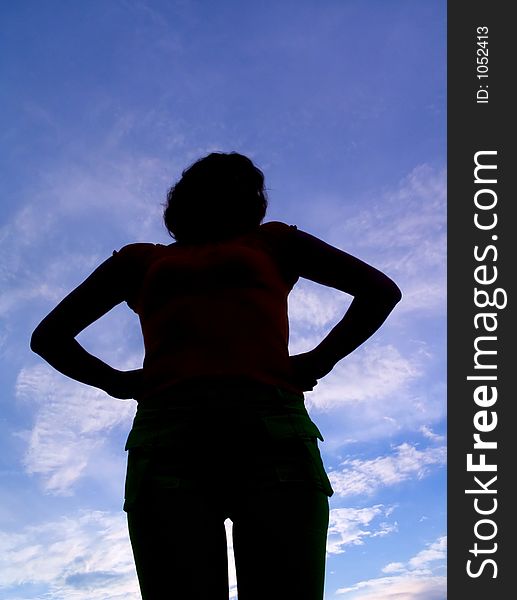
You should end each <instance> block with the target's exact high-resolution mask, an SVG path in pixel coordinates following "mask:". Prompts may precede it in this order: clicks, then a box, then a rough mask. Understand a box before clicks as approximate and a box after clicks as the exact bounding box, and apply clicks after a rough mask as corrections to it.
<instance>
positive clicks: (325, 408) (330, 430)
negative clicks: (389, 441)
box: [302, 338, 446, 449]
mask: <svg viewBox="0 0 517 600" xmlns="http://www.w3.org/2000/svg"><path fill="white" fill-rule="evenodd" d="M308 341H309V340H308V339H305V338H303V339H302V342H303V343H307V344H308ZM307 349H309V346H308V345H307V346H306V347H305V348H303V349H302V350H307ZM435 368H436V358H435V356H434V355H431V354H430V353H429V351H428V349H427V346H426V345H425V344H422V343H415V342H409V347H408V348H407V349H404V350H401V349H399V348H398V347H396V346H395V345H393V344H379V343H377V342H369V343H368V344H365V346H363V347H361V348H359V349H357V350H356V351H355V352H354V353H353V354H351V355H350V356H348V357H346V358H344V359H343V360H342V361H340V362H339V363H338V364H337V365H336V366H335V368H334V369H333V371H332V372H331V373H330V374H329V375H327V376H326V377H325V378H324V379H323V380H321V381H320V382H319V383H318V385H317V386H316V387H315V388H314V391H312V392H309V393H307V394H306V405H307V407H308V409H309V411H310V412H311V414H313V416H314V417H315V419H316V420H317V421H318V423H320V424H321V426H322V430H324V431H323V435H324V437H325V442H326V447H327V448H329V449H330V448H333V449H337V448H339V447H340V446H342V445H343V444H345V443H350V442H357V441H365V440H369V441H371V440H373V439H381V438H385V437H389V436H393V435H400V434H401V433H402V432H403V431H415V430H418V429H419V428H420V427H421V426H423V425H427V426H429V424H433V423H437V422H439V421H440V420H442V419H443V418H444V417H445V411H446V403H445V385H444V383H443V382H442V381H440V380H439V379H437V378H436V377H435V380H434V381H432V382H431V383H429V375H428V374H429V371H430V370H431V369H435Z"/></svg>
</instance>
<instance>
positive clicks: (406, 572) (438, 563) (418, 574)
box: [336, 536, 447, 600]
mask: <svg viewBox="0 0 517 600" xmlns="http://www.w3.org/2000/svg"><path fill="white" fill-rule="evenodd" d="M446 552H447V537H446V536H442V537H440V538H438V539H437V540H435V541H434V542H431V543H430V544H428V545H427V547H426V548H425V549H424V550H422V551H420V552H419V553H418V554H416V555H415V556H414V557H413V558H411V559H410V560H409V561H407V562H406V563H403V562H393V563H389V564H387V565H386V566H385V567H384V568H383V569H382V572H383V573H387V574H388V575H389V574H391V573H398V575H390V576H388V577H379V578H377V579H370V580H368V581H361V582H359V583H357V584H355V585H353V586H350V587H347V588H340V589H338V590H337V591H336V594H339V595H346V597H347V598H350V600H377V599H378V598H383V599H384V598H386V599H388V600H443V599H444V598H445V597H446V595H447V594H446V578H445V576H444V575H442V574H440V571H442V570H443V569H444V568H445V560H446Z"/></svg>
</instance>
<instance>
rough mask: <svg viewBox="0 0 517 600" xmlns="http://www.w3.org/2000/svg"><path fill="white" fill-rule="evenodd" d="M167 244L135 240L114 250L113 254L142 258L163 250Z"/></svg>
mask: <svg viewBox="0 0 517 600" xmlns="http://www.w3.org/2000/svg"><path fill="white" fill-rule="evenodd" d="M164 248H167V246H165V245H163V244H152V243H150V242H135V243H132V244H126V245H125V246H122V247H121V248H120V249H119V250H113V256H115V257H118V258H122V259H142V258H146V257H149V256H151V255H153V254H156V253H158V252H160V251H162V250H163V249H164Z"/></svg>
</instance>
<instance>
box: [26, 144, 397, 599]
mask: <svg viewBox="0 0 517 600" xmlns="http://www.w3.org/2000/svg"><path fill="white" fill-rule="evenodd" d="M266 206H267V201H266V195H265V192H264V176H263V174H262V172H261V171H260V170H259V169H258V168H256V167H255V166H254V165H253V163H252V162H251V161H250V160H249V159H248V158H246V157H245V156H242V155H240V154H237V153H233V152H232V153H230V154H223V153H213V154H210V155H208V156H206V157H205V158H203V159H201V160H199V161H197V162H196V163H194V164H193V165H192V166H191V167H189V168H188V169H186V170H185V171H184V172H183V174H182V177H181V179H180V180H179V181H178V182H177V183H176V185H174V186H173V187H172V188H171V189H170V191H169V193H168V197H167V205H166V209H165V214H164V220H165V224H166V226H167V229H168V230H169V232H170V234H171V235H172V237H173V238H174V239H175V243H172V244H170V245H168V246H165V245H161V244H129V245H128V246H125V247H123V248H122V249H121V250H120V251H118V252H114V253H113V256H112V257H110V258H108V259H107V260H106V261H105V262H104V263H102V264H101V265H100V266H99V267H98V268H97V269H96V270H95V271H94V272H93V273H92V274H91V275H90V276H89V277H88V278H87V279H86V280H85V281H84V282H83V283H82V284H81V285H80V286H79V287H77V288H76V289H75V290H74V291H72V292H71V294H70V295H69V296H67V297H66V298H65V299H64V300H63V301H62V302H61V303H60V304H59V305H58V306H57V307H56V308H55V309H54V310H53V311H52V312H51V313H50V314H49V315H48V316H47V317H46V318H45V319H44V320H43V321H42V322H41V324H40V325H39V326H38V327H37V328H36V330H35V331H34V333H33V336H32V341H31V347H32V349H33V350H34V351H35V352H37V353H38V354H40V355H41V356H42V357H43V358H45V359H46V360H47V361H48V362H49V363H50V364H51V365H52V366H53V367H55V368H56V369H58V370H59V371H61V372H62V373H64V374H65V375H68V376H69V377H72V378H73V379H76V380H77V381H81V382H83V383H86V384H88V385H92V386H95V387H97V388H100V389H102V390H104V391H105V392H107V393H108V394H110V395H111V396H113V397H115V398H134V399H135V400H137V401H138V409H137V412H136V416H135V420H134V423H133V428H132V430H131V432H130V434H129V438H128V440H127V444H126V449H127V450H129V453H128V469H127V477H126V494H125V504H124V510H125V511H126V512H127V516H128V523H129V532H130V537H131V543H132V547H133V553H134V557H135V563H136V568H137V573H138V578H139V582H140V588H141V591H142V597H143V598H144V600H168V599H172V598H178V599H182V600H183V599H184V600H188V599H192V598H202V599H203V600H211V599H214V600H219V599H223V598H228V576H227V551H226V536H225V528H224V521H225V519H226V518H230V519H231V520H232V522H233V547H234V556H235V563H236V569H237V586H238V594H239V600H258V599H260V600H268V599H282V600H290V599H293V600H294V599H297V600H303V599H306V600H321V599H322V598H323V587H324V572H325V547H326V537H327V528H328V516H329V508H328V497H329V496H331V495H332V493H333V492H332V488H331V486H330V483H329V480H328V478H327V475H326V473H325V471H324V468H323V464H322V461H321V457H320V453H319V449H318V442H317V438H319V439H320V440H323V438H322V437H321V433H320V432H319V430H318V428H317V426H316V425H315V424H314V423H313V422H312V421H311V419H310V418H309V416H308V414H307V411H306V409H305V407H304V396H303V392H304V391H308V390H312V389H313V387H314V386H315V385H316V383H317V382H318V380H319V379H321V378H322V377H324V376H325V375H326V374H327V373H329V372H330V371H331V369H332V368H333V367H334V365H335V364H336V363H337V362H338V361H339V360H340V359H342V358H343V357H345V356H347V355H348V354H350V352H352V351H353V350H355V348H357V347H358V346H359V345H360V344H361V343H362V342H364V341H365V340H366V339H367V338H368V337H370V336H371V335H372V334H373V333H374V332H375V331H376V330H377V329H378V328H379V327H380V326H381V324H382V323H383V321H384V320H385V319H386V317H387V316H388V314H389V313H390V312H391V310H392V309H393V307H394V306H395V304H396V303H397V302H398V301H399V299H400V296H401V295H400V291H399V289H398V287H397V286H396V285H395V283H393V281H392V280H391V279H389V278H388V277H387V276H386V275H384V274H383V273H381V272H380V271H378V270H377V269H375V268H373V267H371V266H369V265H367V264H366V263H364V262H362V261H361V260H359V259H357V258H354V257H353V256H350V255H349V254H347V253H345V252H342V251H341V250H338V249H337V248H334V247H333V246H329V245H328V244H326V243H325V242H323V241H321V240H319V239H317V238H315V237H313V236H312V235H309V234H308V233H304V232H303V231H300V230H298V229H297V228H296V227H295V226H293V225H285V224H284V223H280V222H269V223H263V224H261V223H262V220H263V218H264V216H265V212H266ZM299 277H305V278H307V279H310V280H312V281H315V282H317V283H320V284H323V285H326V286H330V287H333V288H336V289H338V290H342V291H343V292H346V293H348V294H351V295H352V296H353V297H354V299H353V302H352V304H351V305H350V307H349V309H348V310H347V312H346V314H345V316H344V317H343V319H342V320H341V321H340V322H339V323H338V324H337V325H336V326H335V327H334V328H333V329H332V331H331V332H330V333H329V334H328V335H327V336H326V337H325V339H324V340H323V341H322V342H321V343H320V344H319V345H318V346H317V347H316V348H314V349H313V350H311V351H310V352H305V353H303V354H298V355H295V356H289V353H288V318H287V296H288V294H289V292H290V291H291V289H292V288H293V286H294V284H295V283H296V281H297V280H298V278H299ZM123 301H125V302H127V304H128V305H129V306H130V308H132V309H133V310H134V311H135V312H136V313H137V314H138V316H139V318H140V323H141V327H142V333H143V338H144V344H145V359H144V364H143V369H136V370H133V371H118V370H116V369H113V368H112V367H110V366H108V365H107V364H106V363H104V362H102V361H101V360H99V359H98V358H96V357H94V356H92V355H91V354H89V353H88V352H86V350H84V348H82V347H81V346H80V345H79V343H78V342H77V341H76V340H75V337H76V336H77V334H78V333H79V332H80V331H82V330H83V329H84V328H85V327H87V326H88V325H90V324H91V323H93V322H94V321H96V320H97V319H99V318H100V317H101V316H102V315H104V314H105V313H106V312H108V311H109V310H110V309H112V308H113V307H114V306H116V305H117V304H119V303H120V302H123Z"/></svg>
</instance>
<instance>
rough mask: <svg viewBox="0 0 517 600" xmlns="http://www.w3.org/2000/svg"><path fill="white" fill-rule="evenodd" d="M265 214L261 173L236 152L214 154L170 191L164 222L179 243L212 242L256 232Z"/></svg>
mask: <svg viewBox="0 0 517 600" xmlns="http://www.w3.org/2000/svg"><path fill="white" fill-rule="evenodd" d="M266 209H267V195H266V192H265V190H264V174H263V173H262V171H261V170H260V169H258V168H257V167H256V166H255V165H254V164H253V163H252V162H251V160H250V159H249V158H247V157H246V156H243V155H242V154H238V153H237V152H230V153H228V154H225V153H223V152H213V153H212V154H209V155H208V156H205V157H204V158H200V159H199V160H198V161H196V162H195V163H194V164H192V165H191V166H190V167H188V168H187V169H185V170H184V171H183V173H182V176H181V179H180V180H179V181H178V182H177V183H176V184H175V185H173V186H172V187H171V188H170V190H169V192H168V194H167V202H166V204H165V211H164V213H163V220H164V222H165V227H166V228H167V230H168V231H169V233H170V235H171V236H172V237H173V238H174V239H175V240H176V241H177V242H187V243H191V242H205V241H215V240H221V239H225V238H228V237H232V236H236V235H240V234H242V233H246V232H247V231H251V230H252V229H255V228H256V227H258V225H260V223H261V221H262V219H263V218H264V216H265V214H266Z"/></svg>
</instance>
